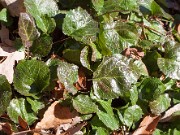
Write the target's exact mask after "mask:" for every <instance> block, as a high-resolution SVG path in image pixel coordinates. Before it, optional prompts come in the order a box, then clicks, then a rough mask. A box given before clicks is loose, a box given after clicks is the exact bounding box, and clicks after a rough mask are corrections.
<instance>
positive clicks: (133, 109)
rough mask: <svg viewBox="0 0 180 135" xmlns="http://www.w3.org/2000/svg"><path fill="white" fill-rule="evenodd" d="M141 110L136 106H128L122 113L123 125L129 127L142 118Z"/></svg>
mask: <svg viewBox="0 0 180 135" xmlns="http://www.w3.org/2000/svg"><path fill="white" fill-rule="evenodd" d="M142 114H143V112H142V109H141V108H140V107H139V106H138V105H134V106H130V107H128V108H127V109H126V110H125V111H124V123H125V124H126V126H128V127H131V126H132V124H133V123H135V122H137V121H139V120H140V119H141V118H142Z"/></svg>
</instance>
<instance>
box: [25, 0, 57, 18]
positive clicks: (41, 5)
mask: <svg viewBox="0 0 180 135" xmlns="http://www.w3.org/2000/svg"><path fill="white" fill-rule="evenodd" d="M24 5H25V7H26V10H27V11H28V13H30V14H31V15H32V16H33V17H35V18H36V16H42V15H48V16H49V17H52V16H55V15H56V14H57V13H58V6H57V3H56V1H55V0H25V1H24Z"/></svg>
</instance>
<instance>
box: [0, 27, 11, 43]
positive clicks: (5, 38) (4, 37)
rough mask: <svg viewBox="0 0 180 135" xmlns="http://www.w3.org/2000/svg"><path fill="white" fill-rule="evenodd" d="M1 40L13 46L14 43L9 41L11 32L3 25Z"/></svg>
mask: <svg viewBox="0 0 180 135" xmlns="http://www.w3.org/2000/svg"><path fill="white" fill-rule="evenodd" d="M0 38H1V42H2V43H4V44H6V45H8V46H12V45H13V43H12V41H11V40H10V39H9V30H8V29H7V28H6V26H4V25H1V30H0Z"/></svg>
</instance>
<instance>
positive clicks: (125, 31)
mask: <svg viewBox="0 0 180 135" xmlns="http://www.w3.org/2000/svg"><path fill="white" fill-rule="evenodd" d="M139 36H140V34H139V32H138V28H137V27H136V26H135V25H134V24H130V23H122V22H114V21H112V20H109V21H108V22H106V23H105V24H104V25H103V26H102V29H101V32H100V35H99V40H100V41H101V42H100V43H101V44H105V46H106V47H107V48H108V49H109V50H111V53H112V54H116V53H121V52H122V51H123V50H124V49H125V48H128V47H130V46H135V45H136V44H137V42H138V39H139ZM101 46H102V45H101ZM102 47H103V46H102ZM101 49H102V48H101ZM102 50H103V49H102Z"/></svg>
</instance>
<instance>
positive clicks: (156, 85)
mask: <svg viewBox="0 0 180 135" xmlns="http://www.w3.org/2000/svg"><path fill="white" fill-rule="evenodd" d="M165 90H166V87H165V85H164V84H163V83H162V82H161V80H160V79H158V78H145V79H144V80H143V81H142V83H141V85H140V88H139V91H140V93H141V98H142V99H145V100H148V101H152V100H154V99H156V98H158V97H159V96H160V95H161V94H162V93H163V92H164V91H165Z"/></svg>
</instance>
